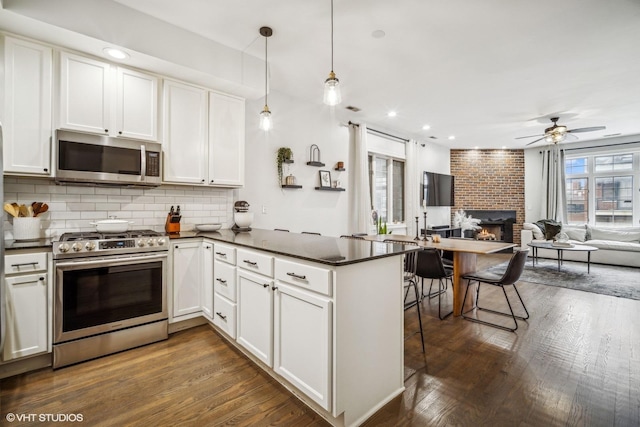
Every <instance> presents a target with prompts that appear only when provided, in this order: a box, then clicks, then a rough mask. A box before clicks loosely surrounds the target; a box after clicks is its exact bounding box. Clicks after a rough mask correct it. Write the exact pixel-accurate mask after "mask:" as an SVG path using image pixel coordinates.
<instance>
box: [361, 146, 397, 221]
mask: <svg viewBox="0 0 640 427" xmlns="http://www.w3.org/2000/svg"><path fill="white" fill-rule="evenodd" d="M369 188H370V191H371V204H372V205H373V209H374V210H375V211H376V212H378V217H379V218H381V219H382V220H383V221H386V222H387V223H396V222H404V161H403V160H398V159H393V158H391V157H388V156H383V155H380V154H374V153H371V154H369Z"/></svg>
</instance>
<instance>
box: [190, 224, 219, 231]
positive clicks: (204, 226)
mask: <svg viewBox="0 0 640 427" xmlns="http://www.w3.org/2000/svg"><path fill="white" fill-rule="evenodd" d="M221 228H222V224H196V230H198V231H216V230H220V229H221Z"/></svg>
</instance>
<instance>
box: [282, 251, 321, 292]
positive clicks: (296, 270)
mask: <svg viewBox="0 0 640 427" xmlns="http://www.w3.org/2000/svg"><path fill="white" fill-rule="evenodd" d="M275 274H276V275H275V278H276V279H277V280H279V281H281V282H284V283H289V284H291V285H295V286H299V287H301V288H304V289H308V290H310V291H314V292H318V293H320V294H322V295H327V296H331V284H332V283H331V282H332V277H333V274H332V271H331V270H327V269H325V268H320V267H314V266H311V265H307V264H300V263H297V262H293V261H285V260H282V259H276V262H275Z"/></svg>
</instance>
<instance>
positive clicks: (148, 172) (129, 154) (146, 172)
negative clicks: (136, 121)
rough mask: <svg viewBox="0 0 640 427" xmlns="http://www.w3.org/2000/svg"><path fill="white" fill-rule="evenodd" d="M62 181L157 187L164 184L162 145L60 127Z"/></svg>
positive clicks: (58, 155) (57, 162) (58, 145)
mask: <svg viewBox="0 0 640 427" xmlns="http://www.w3.org/2000/svg"><path fill="white" fill-rule="evenodd" d="M55 153H56V158H55V165H56V166H55V180H56V182H58V183H85V184H93V185H131V186H146V187H155V186H158V185H160V184H161V183H162V161H161V154H162V145H161V144H159V143H157V142H150V141H140V140H135V139H126V138H114V137H109V136H105V135H91V134H86V133H81V132H72V131H66V130H58V131H57V132H56V147H55Z"/></svg>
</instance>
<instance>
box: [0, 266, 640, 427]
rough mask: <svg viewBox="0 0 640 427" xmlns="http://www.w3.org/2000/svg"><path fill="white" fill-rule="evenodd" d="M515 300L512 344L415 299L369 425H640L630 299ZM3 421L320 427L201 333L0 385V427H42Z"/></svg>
mask: <svg viewBox="0 0 640 427" xmlns="http://www.w3.org/2000/svg"><path fill="white" fill-rule="evenodd" d="M507 258H508V255H503V254H499V255H491V256H486V257H481V258H479V265H480V266H481V267H486V266H489V265H492V264H495V263H498V262H501V261H503V260H506V259H507ZM639 282H640V280H639ZM519 290H520V291H521V294H522V297H523V299H524V300H525V302H526V304H527V307H528V308H529V312H530V313H531V319H530V320H529V321H528V322H527V323H524V322H520V329H518V331H517V332H516V333H510V332H506V331H502V330H499V329H495V328H492V327H489V326H484V325H479V324H475V323H472V322H468V321H465V320H463V319H462V318H448V319H446V320H444V321H440V320H439V319H438V313H437V310H438V307H437V298H436V299H432V300H430V301H424V302H423V304H422V308H423V314H424V315H423V326H424V328H425V344H426V350H427V352H426V355H423V353H422V351H421V346H420V334H419V332H418V333H416V332H417V331H418V324H417V316H416V314H415V310H408V311H406V312H405V335H406V337H407V339H406V341H405V378H406V381H405V386H406V391H405V392H404V394H403V395H402V396H400V397H398V398H396V399H395V400H394V401H392V402H390V403H389V404H388V405H386V406H385V407H384V408H383V409H381V410H380V411H378V413H376V414H375V415H374V416H373V417H372V418H370V419H369V420H368V421H367V422H366V424H365V425H367V426H395V425H414V426H418V425H424V426H432V425H434V426H435V425H442V426H450V425H458V426H477V425H491V426H565V425H571V426H573V425H575V426H609V425H611V426H614V425H615V426H638V425H640V301H634V300H627V299H622V298H616V297H610V296H603V295H597V294H592V293H586V292H580V291H574V290H569V289H563V288H556V287H551V286H543V285H537V284H532V283H520V284H519ZM498 291H499V289H498ZM483 292H484V290H483ZM496 296H500V297H501V294H500V295H498V294H496V293H494V295H490V292H487V295H486V296H483V297H482V298H483V300H484V299H485V298H486V300H485V301H486V302H487V303H489V302H492V301H495V302H497V301H499V300H498V299H497V298H495V297H496ZM449 302H450V301H449ZM7 413H16V414H82V417H83V422H82V423H78V422H77V423H68V424H64V425H72V424H75V425H90V426H114V425H117V426H124V425H132V426H137V425H140V426H151V425H153V426H174V425H183V426H209V425H211V426H218V425H234V426H256V425H283V426H313V425H316V426H324V425H327V424H326V422H325V421H324V420H322V419H321V418H320V417H319V416H318V415H316V414H315V413H314V412H313V411H311V410H310V409H308V408H307V407H306V406H305V405H304V404H302V403H301V402H300V401H298V399H297V398H295V397H294V396H293V395H291V394H290V393H289V392H288V391H286V390H285V389H284V388H283V387H282V386H280V385H279V384H278V383H277V382H275V381H274V380H273V379H272V378H271V377H269V376H268V375H267V374H265V373H264V372H263V371H262V370H261V369H260V368H258V367H256V366H255V365H254V364H253V363H252V362H250V361H249V360H248V359H247V358H245V357H244V356H243V355H242V354H241V353H240V352H239V351H237V350H236V349H234V348H233V347H232V346H230V345H228V344H227V343H226V341H225V340H224V339H223V338H221V337H220V336H219V335H218V334H217V333H215V332H214V331H212V330H211V329H210V328H209V327H207V326H200V327H197V328H193V329H190V330H187V331H182V332H179V333H176V334H173V335H172V336H171V337H170V339H169V340H168V341H164V342H160V343H155V344H152V345H148V346H145V347H141V348H137V349H133V350H130V351H126V352H123V353H119V354H115V355H111V356H107V357H103V358H101V359H97V360H93V361H89V362H85V363H81V364H78V365H75V366H71V367H67V368H63V369H59V370H57V371H52V370H51V369H43V370H40V371H36V372H32V373H28V374H23V375H18V376H15V377H11V378H7V379H3V380H0V417H1V418H0V419H1V420H2V421H0V424H1V425H11V426H18V425H47V423H40V422H35V423H33V422H31V423H29V422H26V423H20V422H17V421H16V422H12V423H8V422H7V421H6V418H5V417H6V415H7ZM61 424H62V423H50V425H61Z"/></svg>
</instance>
